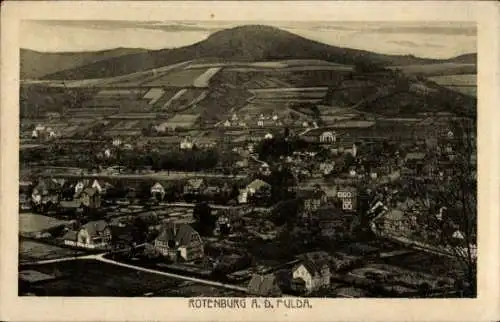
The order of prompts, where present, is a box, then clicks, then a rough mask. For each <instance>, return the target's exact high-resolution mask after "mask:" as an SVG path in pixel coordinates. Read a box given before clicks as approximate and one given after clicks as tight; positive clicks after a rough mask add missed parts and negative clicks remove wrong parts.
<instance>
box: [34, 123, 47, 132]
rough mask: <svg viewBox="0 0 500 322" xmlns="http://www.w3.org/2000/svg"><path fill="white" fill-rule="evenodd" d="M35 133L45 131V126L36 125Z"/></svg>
mask: <svg viewBox="0 0 500 322" xmlns="http://www.w3.org/2000/svg"><path fill="white" fill-rule="evenodd" d="M35 131H37V132H43V131H45V126H43V125H42V124H38V125H37V126H36V127H35Z"/></svg>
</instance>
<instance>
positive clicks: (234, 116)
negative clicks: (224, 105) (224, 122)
mask: <svg viewBox="0 0 500 322" xmlns="http://www.w3.org/2000/svg"><path fill="white" fill-rule="evenodd" d="M231 121H235V122H236V121H238V115H236V113H234V114H233V116H232V117H231Z"/></svg>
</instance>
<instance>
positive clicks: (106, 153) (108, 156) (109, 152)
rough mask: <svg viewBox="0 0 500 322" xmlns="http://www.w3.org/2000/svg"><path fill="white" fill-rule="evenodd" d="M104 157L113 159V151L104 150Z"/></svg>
mask: <svg viewBox="0 0 500 322" xmlns="http://www.w3.org/2000/svg"><path fill="white" fill-rule="evenodd" d="M104 156H105V157H106V158H108V159H109V158H110V157H111V150H110V149H105V150H104Z"/></svg>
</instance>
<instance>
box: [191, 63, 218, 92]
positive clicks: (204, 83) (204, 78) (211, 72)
mask: <svg viewBox="0 0 500 322" xmlns="http://www.w3.org/2000/svg"><path fill="white" fill-rule="evenodd" d="M220 69H221V68H220V67H213V68H209V69H207V70H206V71H205V72H204V73H203V74H201V75H200V76H199V77H198V78H196V79H195V80H194V81H193V86H194V87H208V86H209V83H210V79H211V78H212V77H213V76H215V74H217V73H218V72H219V71H220Z"/></svg>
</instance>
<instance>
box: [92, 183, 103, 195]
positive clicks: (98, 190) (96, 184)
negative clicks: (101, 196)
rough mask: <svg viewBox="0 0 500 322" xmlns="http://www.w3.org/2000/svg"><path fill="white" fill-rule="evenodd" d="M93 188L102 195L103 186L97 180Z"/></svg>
mask: <svg viewBox="0 0 500 322" xmlns="http://www.w3.org/2000/svg"><path fill="white" fill-rule="evenodd" d="M91 188H94V189H96V190H97V192H98V193H102V190H103V188H102V185H101V184H100V183H99V181H97V180H94V182H92V185H91Z"/></svg>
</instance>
